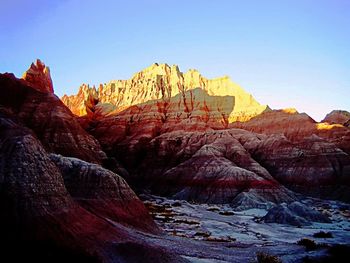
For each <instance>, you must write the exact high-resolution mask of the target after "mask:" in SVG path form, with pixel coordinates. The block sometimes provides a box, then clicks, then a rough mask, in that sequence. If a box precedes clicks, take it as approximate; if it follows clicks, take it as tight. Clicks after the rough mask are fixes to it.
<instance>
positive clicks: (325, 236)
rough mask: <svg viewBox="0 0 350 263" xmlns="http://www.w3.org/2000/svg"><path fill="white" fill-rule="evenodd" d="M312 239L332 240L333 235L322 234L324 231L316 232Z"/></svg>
mask: <svg viewBox="0 0 350 263" xmlns="http://www.w3.org/2000/svg"><path fill="white" fill-rule="evenodd" d="M313 237H316V238H332V237H333V235H332V233H331V232H324V231H320V232H317V233H315V234H314V235H313Z"/></svg>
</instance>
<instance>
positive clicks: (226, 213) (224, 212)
mask: <svg viewBox="0 0 350 263" xmlns="http://www.w3.org/2000/svg"><path fill="white" fill-rule="evenodd" d="M219 214H220V215H223V216H232V215H234V214H235V213H234V212H232V211H220V212H219Z"/></svg>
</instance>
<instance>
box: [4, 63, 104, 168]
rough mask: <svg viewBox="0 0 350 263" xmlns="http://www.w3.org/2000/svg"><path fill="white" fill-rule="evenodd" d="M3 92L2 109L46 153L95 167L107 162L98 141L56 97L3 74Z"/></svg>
mask: <svg viewBox="0 0 350 263" xmlns="http://www.w3.org/2000/svg"><path fill="white" fill-rule="evenodd" d="M40 65H41V64H40ZM0 92H1V96H0V105H2V106H3V107H6V108H8V109H10V110H11V111H12V112H13V113H14V114H15V115H16V116H17V118H19V120H20V121H21V122H22V123H23V124H24V125H25V126H26V127H28V128H30V129H32V130H33V131H34V132H35V134H36V136H37V137H38V138H39V139H40V141H41V142H42V144H43V145H44V147H45V149H46V150H47V151H49V152H54V153H59V154H62V155H64V156H71V157H77V158H80V159H83V160H86V161H90V162H95V163H102V161H103V159H105V158H106V155H105V153H104V152H103V151H102V150H101V147H100V145H99V143H98V141H97V140H96V139H95V138H93V137H92V136H91V135H89V134H88V133H87V132H86V131H85V130H84V129H82V127H81V126H80V124H79V123H78V121H77V120H76V119H75V118H74V115H73V114H72V113H71V112H70V110H69V109H68V108H67V107H66V106H65V105H64V104H63V103H62V102H61V101H60V99H59V98H58V97H56V96H55V95H54V94H53V93H49V92H41V91H38V88H32V87H31V86H28V85H27V82H24V83H23V81H21V80H19V79H17V78H15V77H14V76H13V75H11V74H0Z"/></svg>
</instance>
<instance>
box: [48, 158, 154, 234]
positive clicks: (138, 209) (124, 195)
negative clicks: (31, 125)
mask: <svg viewBox="0 0 350 263" xmlns="http://www.w3.org/2000/svg"><path fill="white" fill-rule="evenodd" d="M50 159H51V161H53V162H54V163H55V164H56V166H57V167H58V168H59V169H60V171H61V173H62V176H63V179H64V184H65V186H66V188H67V190H68V192H69V194H70V195H71V196H72V197H73V198H74V200H75V201H77V202H78V203H79V204H80V205H81V206H82V207H84V208H85V209H87V210H88V211H90V212H93V213H94V214H98V215H100V216H103V217H106V218H110V219H111V220H113V221H115V222H119V223H121V224H125V225H127V226H132V227H135V228H137V229H141V230H147V231H149V232H158V231H157V226H156V225H155V223H154V222H153V220H152V218H151V216H150V215H149V214H148V211H147V209H146V208H145V206H144V205H143V203H142V202H141V201H140V200H139V198H138V197H137V196H136V194H135V193H134V192H133V191H132V190H131V189H130V187H129V185H128V184H127V183H126V182H125V181H124V179H122V178H121V177H120V176H118V175H116V174H115V173H113V172H111V171H109V170H107V169H104V168H102V167H101V166H99V165H97V164H91V163H88V162H84V161H82V160H79V159H76V158H69V157H64V156H61V155H57V154H50Z"/></svg>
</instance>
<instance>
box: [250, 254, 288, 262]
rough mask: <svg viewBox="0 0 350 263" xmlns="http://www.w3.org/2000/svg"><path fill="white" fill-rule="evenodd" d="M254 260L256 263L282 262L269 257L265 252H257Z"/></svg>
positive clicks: (277, 258)
mask: <svg viewBox="0 0 350 263" xmlns="http://www.w3.org/2000/svg"><path fill="white" fill-rule="evenodd" d="M256 259H257V261H258V263H282V260H281V259H280V258H279V257H277V256H274V255H270V254H268V253H266V252H257V253H256Z"/></svg>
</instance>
